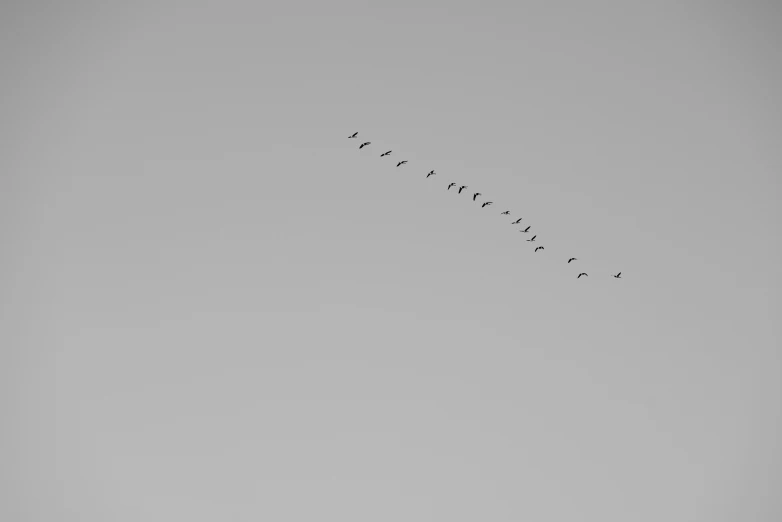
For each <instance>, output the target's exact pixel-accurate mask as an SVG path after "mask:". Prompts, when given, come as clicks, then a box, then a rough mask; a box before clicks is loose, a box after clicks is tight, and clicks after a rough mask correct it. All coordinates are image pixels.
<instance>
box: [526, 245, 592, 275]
mask: <svg viewBox="0 0 782 522" xmlns="http://www.w3.org/2000/svg"><path fill="white" fill-rule="evenodd" d="M538 248H540V247H538ZM582 275H583V276H587V277H589V274H587V273H586V272H581V273H580V274H578V277H576V279H578V278H579V277H581V276H582Z"/></svg>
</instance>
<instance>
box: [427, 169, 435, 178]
mask: <svg viewBox="0 0 782 522" xmlns="http://www.w3.org/2000/svg"><path fill="white" fill-rule="evenodd" d="M434 175H435V172H434V171H433V170H430V171H429V174H427V175H426V177H427V178H428V177H429V176H434Z"/></svg>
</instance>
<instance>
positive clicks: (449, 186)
mask: <svg viewBox="0 0 782 522" xmlns="http://www.w3.org/2000/svg"><path fill="white" fill-rule="evenodd" d="M455 186H456V183H451V184H450V185H448V190H451V187H455Z"/></svg>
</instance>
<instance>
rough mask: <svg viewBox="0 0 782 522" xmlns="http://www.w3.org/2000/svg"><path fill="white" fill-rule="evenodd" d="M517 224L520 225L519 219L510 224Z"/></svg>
mask: <svg viewBox="0 0 782 522" xmlns="http://www.w3.org/2000/svg"><path fill="white" fill-rule="evenodd" d="M519 223H521V218H519V219H517V220H516V221H514V222H513V223H511V225H517V224H519Z"/></svg>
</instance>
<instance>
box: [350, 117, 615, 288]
mask: <svg viewBox="0 0 782 522" xmlns="http://www.w3.org/2000/svg"><path fill="white" fill-rule="evenodd" d="M357 137H358V132H354V133H353V134H352V135H350V136H348V138H349V139H353V138H357ZM369 145H372V142H371V141H365V142H363V143H361V145H359V147H358V148H359V149H363V148H364V147H367V146H369ZM392 152H393V151H392V150H389V151H386V152H384V153H383V154H381V155H380V157H381V158H382V157H385V156H389V155H390V154H391V153H392ZM406 163H407V160H402V161H400V162H398V163H397V164H396V166H397V167H401V166H402V165H405V164H406ZM434 175H436V172H435V171H434V170H430V171H429V173H427V174H426V177H427V178H429V177H430V176H434ZM457 185H458V184H457V183H454V182H451V183H449V184H448V188H447V189H446V190H451V189H452V188H453V187H456V186H457ZM466 188H468V187H467V185H458V188H457V191H456V193H457V194H461V193H462V190H464V189H466ZM482 195H483V194H481V193H480V192H475V193H474V194H473V195H472V200H473V201H476V200H477V199H478V196H482ZM492 203H493V201H484V202H482V203H481V208H485V207H488V206H489V205H491V204H492ZM500 214H501V215H510V210H505V211H503V212H500ZM521 219H522V218H518V219H517V220H516V221H512V222H511V225H518V224H519V223H521ZM530 228H532V227H530V226H528V227H527V228H525V229H522V230H519V232H523V233H525V234H526V233H528V232H529V229H530ZM537 237H538V236H537V234H535V235H533V236H532V237H531V238H529V239H527V242H529V243H533V242H534V241H535V238H537ZM538 250H545V248H543V246H542V245H541V246H538V247H536V248H535V252H537V251H538ZM572 261H578V258H575V257H571V258H570V259H568V260H567V263H568V264H570V263H571V262H572ZM581 276H584V277H589V274H587V273H586V272H580V273H579V274H578V275H577V276H576V279H579V278H581ZM612 276H613V277H614V278H616V279H621V277H622V272H619V273H617V274H612Z"/></svg>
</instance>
